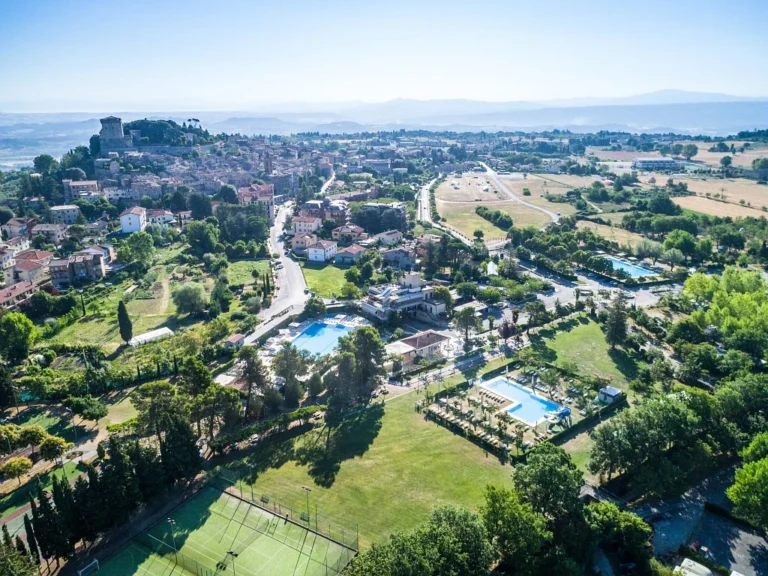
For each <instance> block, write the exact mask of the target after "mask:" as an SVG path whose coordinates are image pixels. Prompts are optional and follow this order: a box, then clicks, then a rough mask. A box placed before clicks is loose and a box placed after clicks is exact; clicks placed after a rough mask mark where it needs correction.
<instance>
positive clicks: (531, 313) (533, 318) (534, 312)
mask: <svg viewBox="0 0 768 576" xmlns="http://www.w3.org/2000/svg"><path fill="white" fill-rule="evenodd" d="M523 310H524V311H525V312H526V314H528V328H529V329H530V328H531V327H532V326H540V325H541V324H544V323H545V322H546V321H547V320H549V312H547V307H546V306H545V305H544V302H542V301H540V300H534V301H532V302H526V303H525V306H523Z"/></svg>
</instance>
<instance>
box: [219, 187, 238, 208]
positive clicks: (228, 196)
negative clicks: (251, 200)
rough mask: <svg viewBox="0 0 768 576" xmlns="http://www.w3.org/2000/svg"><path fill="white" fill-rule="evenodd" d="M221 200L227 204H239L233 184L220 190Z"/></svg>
mask: <svg viewBox="0 0 768 576" xmlns="http://www.w3.org/2000/svg"><path fill="white" fill-rule="evenodd" d="M219 200H221V201H222V202H226V203H227V204H237V190H235V187H234V186H232V185H231V184H224V185H223V186H222V187H221V188H220V189H219Z"/></svg>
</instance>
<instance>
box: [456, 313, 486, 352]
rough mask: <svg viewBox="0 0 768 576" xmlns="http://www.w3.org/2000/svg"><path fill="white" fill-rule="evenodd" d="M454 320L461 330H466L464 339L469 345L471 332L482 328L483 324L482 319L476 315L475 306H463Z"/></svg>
mask: <svg viewBox="0 0 768 576" xmlns="http://www.w3.org/2000/svg"><path fill="white" fill-rule="evenodd" d="M453 319H454V322H456V327H457V328H458V329H459V330H463V331H464V340H465V342H466V344H465V345H467V346H468V345H469V333H470V332H477V331H479V330H480V328H481V326H482V324H481V323H480V319H479V318H478V317H477V316H475V309H474V308H462V309H461V310H459V312H457V313H456V314H455V315H454V317H453Z"/></svg>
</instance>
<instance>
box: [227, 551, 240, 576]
mask: <svg viewBox="0 0 768 576" xmlns="http://www.w3.org/2000/svg"><path fill="white" fill-rule="evenodd" d="M227 554H229V555H230V556H232V574H233V576H237V572H236V571H235V558H237V557H238V556H240V554H238V553H237V552H235V551H234V550H228V551H227Z"/></svg>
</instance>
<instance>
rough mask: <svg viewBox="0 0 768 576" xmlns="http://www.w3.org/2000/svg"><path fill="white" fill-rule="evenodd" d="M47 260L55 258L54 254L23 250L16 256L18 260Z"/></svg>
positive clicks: (43, 251)
mask: <svg viewBox="0 0 768 576" xmlns="http://www.w3.org/2000/svg"><path fill="white" fill-rule="evenodd" d="M46 258H53V252H46V251H45V250H23V251H22V252H19V253H18V254H16V260H17V261H18V260H45V259H46Z"/></svg>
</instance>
